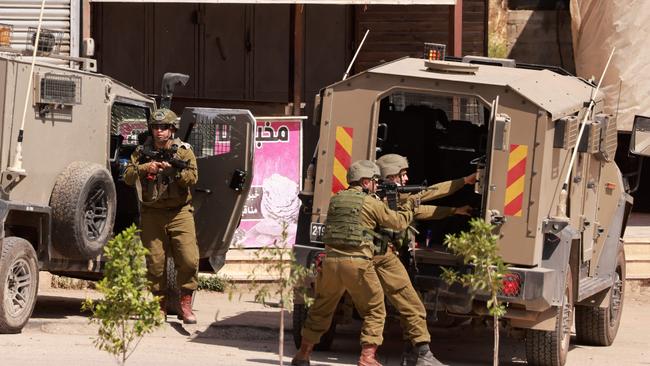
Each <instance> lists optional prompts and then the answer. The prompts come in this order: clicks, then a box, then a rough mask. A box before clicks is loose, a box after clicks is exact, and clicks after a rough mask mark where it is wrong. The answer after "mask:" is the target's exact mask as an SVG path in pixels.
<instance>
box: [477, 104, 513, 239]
mask: <svg viewBox="0 0 650 366" xmlns="http://www.w3.org/2000/svg"><path fill="white" fill-rule="evenodd" d="M498 108H499V98H498V97H497V98H496V99H495V100H494V101H492V111H491V113H490V121H489V125H488V146H487V152H486V154H487V160H486V163H485V172H484V177H482V179H483V180H484V182H483V183H482V187H483V192H482V193H483V200H482V201H483V202H482V205H481V206H482V207H481V209H482V211H483V212H482V213H483V218H484V219H485V221H487V222H489V223H491V224H493V225H497V226H500V225H503V224H504V223H505V215H504V211H505V210H506V209H507V207H504V199H505V197H504V194H505V186H506V184H507V182H505V181H504V179H505V177H506V175H507V174H506V172H505V171H504V169H506V168H507V162H508V160H507V159H508V156H509V147H510V145H509V134H510V117H508V116H507V115H505V114H499V113H498Z"/></svg>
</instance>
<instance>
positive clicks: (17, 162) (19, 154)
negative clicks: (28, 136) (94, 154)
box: [7, 0, 45, 174]
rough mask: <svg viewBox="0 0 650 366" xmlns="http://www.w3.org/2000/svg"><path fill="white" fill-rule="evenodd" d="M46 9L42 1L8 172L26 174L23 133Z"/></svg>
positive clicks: (43, 0)
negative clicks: (12, 158) (21, 111)
mask: <svg viewBox="0 0 650 366" xmlns="http://www.w3.org/2000/svg"><path fill="white" fill-rule="evenodd" d="M44 9H45V0H42V1H41V12H40V14H39V15H38V27H37V28H36V39H35V40H34V52H32V66H31V68H30V70H29V78H28V79H27V88H26V89H25V107H24V108H23V118H22V120H21V122H20V130H19V131H18V139H17V142H16V154H15V155H14V162H13V165H12V166H10V167H9V168H8V169H7V170H9V171H13V172H16V173H23V174H24V173H25V169H23V133H24V131H25V117H26V116H27V105H28V104H29V94H30V92H31V91H32V80H33V78H34V64H35V63H36V52H37V51H38V42H39V39H40V37H41V25H42V24H43V10H44Z"/></svg>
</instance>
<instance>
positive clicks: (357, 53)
mask: <svg viewBox="0 0 650 366" xmlns="http://www.w3.org/2000/svg"><path fill="white" fill-rule="evenodd" d="M368 33H370V29H366V34H364V35H363V38H362V39H361V43H359V47H357V51H356V52H355V53H354V56H352V61H350V64H349V65H348V69H347V70H345V74H343V80H345V79H347V78H348V75H349V74H350V69H351V68H352V65H353V64H354V60H356V59H357V56H358V55H359V51H361V47H363V42H365V41H366V37H368Z"/></svg>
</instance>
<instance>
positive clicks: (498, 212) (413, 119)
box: [294, 57, 647, 365]
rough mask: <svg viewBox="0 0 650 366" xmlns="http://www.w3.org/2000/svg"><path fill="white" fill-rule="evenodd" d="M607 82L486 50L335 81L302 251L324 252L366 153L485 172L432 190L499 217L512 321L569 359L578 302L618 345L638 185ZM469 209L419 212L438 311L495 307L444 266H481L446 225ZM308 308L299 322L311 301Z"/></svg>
mask: <svg viewBox="0 0 650 366" xmlns="http://www.w3.org/2000/svg"><path fill="white" fill-rule="evenodd" d="M519 66H522V65H519ZM595 89H596V87H595V86H594V85H592V84H591V83H589V82H586V81H584V80H581V79H579V78H576V77H573V76H571V75H567V74H563V73H561V72H559V71H557V70H554V71H552V70H549V69H544V68H536V67H532V66H527V67H517V65H516V63H515V62H514V61H512V60H494V59H487V58H481V57H467V58H464V59H462V60H460V59H457V60H455V61H436V60H425V59H417V58H403V59H399V60H396V61H393V62H388V63H385V64H383V65H380V66H377V67H375V68H372V69H369V70H367V71H365V72H362V73H360V74H357V75H355V76H353V77H350V78H349V79H347V80H344V81H341V82H338V83H336V84H333V85H330V86H328V87H326V88H325V89H323V90H322V91H321V93H320V95H319V96H318V97H317V99H316V110H315V113H314V119H315V120H316V123H318V124H319V125H320V139H319V143H318V146H317V147H316V151H315V153H314V160H313V162H312V166H311V168H310V170H309V171H310V172H311V173H312V174H311V175H309V176H307V177H306V178H305V187H306V188H305V192H303V193H302V195H301V197H302V199H303V209H302V210H301V215H302V216H301V217H300V220H299V227H298V232H299V234H298V239H297V242H296V246H295V253H296V257H297V258H298V260H299V261H300V262H301V263H303V264H305V265H309V264H311V263H314V262H318V260H319V258H320V255H319V253H321V252H322V249H320V248H323V243H322V240H321V237H322V232H323V228H324V222H325V220H326V215H327V208H328V202H329V199H330V197H331V196H332V195H333V194H334V193H336V192H337V191H339V190H341V189H344V188H345V187H347V184H346V181H345V173H346V169H347V167H348V166H349V164H350V163H351V162H353V161H355V160H358V159H375V158H377V157H379V156H381V155H383V154H387V153H397V154H400V155H403V156H406V157H408V159H409V163H410V168H409V177H410V181H411V182H416V183H419V182H422V181H424V180H426V181H428V182H429V183H436V182H441V181H446V180H450V179H455V178H459V177H463V176H466V175H468V174H471V173H472V172H477V174H478V177H479V179H478V182H477V184H476V185H475V186H473V187H472V186H465V188H464V189H462V190H460V191H459V192H457V193H455V194H454V195H452V196H449V197H445V198H442V199H440V200H437V201H434V202H432V204H435V205H439V206H452V207H459V206H462V205H471V206H472V207H473V208H474V213H475V216H476V217H480V218H483V219H484V220H486V221H487V222H490V223H492V224H493V225H495V226H496V228H497V229H496V230H497V233H498V235H499V248H500V249H499V250H500V255H501V256H502V258H503V260H504V261H505V262H506V263H507V265H508V267H509V274H508V275H507V276H506V277H505V278H504V279H503V281H504V287H503V290H502V292H501V294H500V299H501V300H502V301H503V302H504V303H505V304H506V307H507V313H506V315H505V317H504V323H505V324H506V325H507V326H509V327H512V328H516V329H522V330H523V333H524V334H525V343H526V354H527V359H528V362H529V364H531V365H562V364H564V363H565V361H566V358H567V352H568V350H569V341H570V335H571V334H570V332H571V329H572V326H573V325H574V314H575V329H576V333H577V338H576V339H577V342H579V343H582V344H592V345H603V346H607V345H610V344H611V343H612V342H613V341H614V338H615V337H616V333H617V330H618V327H619V324H620V319H621V311H622V306H623V299H624V296H623V295H624V282H625V254H624V251H623V245H622V241H621V238H622V236H623V233H624V230H625V226H626V221H627V217H628V214H629V212H630V209H631V207H632V197H631V196H630V195H629V194H628V193H627V192H626V187H627V185H626V182H625V181H624V180H623V178H622V176H621V173H620V171H619V169H618V167H617V166H616V164H615V162H614V156H615V153H616V148H617V128H616V119H615V118H614V116H612V115H608V114H605V113H604V112H603V110H604V100H603V98H602V95H601V93H598V94H597V95H594V92H595ZM592 98H593V101H594V102H595V106H594V107H593V109H592V110H591V111H589V112H588V108H586V105H587V104H588V103H589V102H590V101H591V100H592ZM587 113H588V115H586V116H585V114H587ZM585 117H586V118H585ZM583 120H584V121H585V123H584V129H583V133H582V137H581V138H580V140H579V141H578V135H579V131H580V128H581V125H582V121H583ZM646 125H647V123H646ZM646 127H647V126H646ZM575 149H577V152H576V156H575V160H574V161H573V164H572V165H571V160H572V159H571V157H572V153H573V152H574V150H575ZM638 150H643V148H639V149H638ZM646 150H647V149H646ZM565 177H568V178H569V179H568V182H567V183H568V184H566V185H565V184H564V183H565ZM468 220H469V218H468V217H462V216H452V217H448V218H446V219H443V220H435V221H430V222H426V223H424V222H423V223H416V227H417V230H418V231H419V234H418V235H417V236H416V238H415V241H416V243H417V244H418V245H417V247H416V248H415V249H414V250H411V251H406V253H403V254H404V255H403V258H404V259H405V261H404V262H405V265H406V266H407V268H408V269H409V272H410V273H411V275H412V281H413V284H414V286H415V287H416V289H417V290H418V291H419V292H420V293H421V295H422V298H423V301H424V303H425V306H426V308H427V311H428V313H429V318H430V320H432V322H435V321H436V320H437V321H438V322H440V321H441V319H446V320H449V319H452V321H451V322H447V321H446V320H445V321H444V322H446V323H453V319H467V318H469V317H474V318H477V317H478V318H480V317H484V316H488V312H487V309H486V306H485V304H486V300H487V297H486V294H483V293H474V292H472V291H470V290H469V289H467V288H464V287H462V286H459V285H452V286H450V285H449V284H447V283H446V282H445V281H443V280H442V279H441V272H442V271H441V268H443V267H452V268H457V269H460V270H461V271H462V270H470V271H471V267H470V268H466V267H464V266H463V263H462V261H461V260H460V259H459V258H458V257H456V256H454V255H453V254H451V253H450V252H449V251H448V249H447V248H446V246H445V245H444V235H445V234H448V233H459V232H461V231H464V230H466V229H468ZM306 286H308V287H309V286H311V288H312V289H313V283H308V284H306ZM341 304H342V306H345V305H346V304H345V300H342V301H341ZM295 310H296V311H295V312H294V322H297V324H296V323H294V328H296V327H297V328H298V329H299V328H300V326H301V324H302V321H303V319H304V314H305V312H306V307H305V306H304V304H297V305H296V309H295ZM343 313H345V312H344V311H343V312H338V313H337V315H336V317H335V321H334V322H333V324H332V326H331V327H330V332H328V333H327V334H326V337H324V338H323V340H322V341H321V348H327V347H329V346H330V344H331V341H332V339H333V335H332V332H333V330H334V329H335V327H336V322H337V321H341V317H342V316H341V314H343ZM348 313H349V312H348ZM294 336H295V337H294V338H295V339H299V338H300V335H299V333H294Z"/></svg>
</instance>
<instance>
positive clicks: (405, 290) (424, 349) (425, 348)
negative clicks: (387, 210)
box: [373, 154, 476, 366]
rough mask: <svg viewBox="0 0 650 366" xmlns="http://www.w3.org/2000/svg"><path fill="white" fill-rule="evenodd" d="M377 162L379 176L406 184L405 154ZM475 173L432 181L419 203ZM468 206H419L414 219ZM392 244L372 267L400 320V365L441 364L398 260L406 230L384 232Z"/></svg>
mask: <svg viewBox="0 0 650 366" xmlns="http://www.w3.org/2000/svg"><path fill="white" fill-rule="evenodd" d="M377 165H378V166H379V167H380V169H381V176H382V179H383V180H385V181H388V182H392V183H396V184H398V185H406V183H407V182H408V175H407V171H406V170H407V169H408V161H407V159H406V158H405V157H403V156H400V155H397V154H387V155H383V156H381V157H380V158H379V159H377ZM475 182H476V176H475V175H470V176H467V177H465V178H460V179H456V180H453V181H448V182H443V183H438V184H434V185H432V186H430V187H428V188H427V189H426V190H425V191H423V192H422V193H421V194H419V195H414V196H420V199H419V201H420V202H426V201H430V200H433V199H436V198H441V197H444V196H447V195H450V194H452V193H454V192H456V191H458V190H459V189H461V188H462V187H463V186H464V185H465V184H474V183H475ZM470 213H471V207H470V206H463V207H459V208H455V207H437V206H432V205H418V207H417V208H416V209H415V215H414V219H416V220H432V219H441V218H444V217H447V216H450V215H454V214H456V215H470ZM385 234H388V235H389V236H390V239H391V243H392V244H393V245H390V246H389V249H388V251H387V252H386V254H385V255H377V256H375V257H374V258H373V261H374V263H375V270H376V271H377V276H378V277H379V281H380V282H381V285H382V288H383V290H384V293H385V294H386V297H388V300H389V301H390V302H391V304H393V306H394V307H395V308H396V309H397V311H398V312H399V314H400V323H401V325H402V330H403V332H404V339H405V341H406V342H405V347H404V353H403V354H402V361H401V365H403V366H413V365H416V366H433V365H442V363H440V361H438V360H437V359H436V358H435V357H434V356H433V353H431V350H430V348H429V342H430V341H431V336H430V335H429V331H428V329H427V319H426V316H427V312H426V309H425V308H424V304H422V300H420V297H419V296H418V294H417V292H416V291H415V289H414V288H413V284H411V280H410V279H409V275H408V273H407V272H406V269H405V268H404V265H403V264H402V262H401V261H400V260H399V258H398V256H397V253H396V250H397V249H399V248H395V247H396V246H399V245H400V244H401V243H403V242H404V241H405V239H406V238H407V232H405V231H403V232H401V233H395V232H387V233H385Z"/></svg>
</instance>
